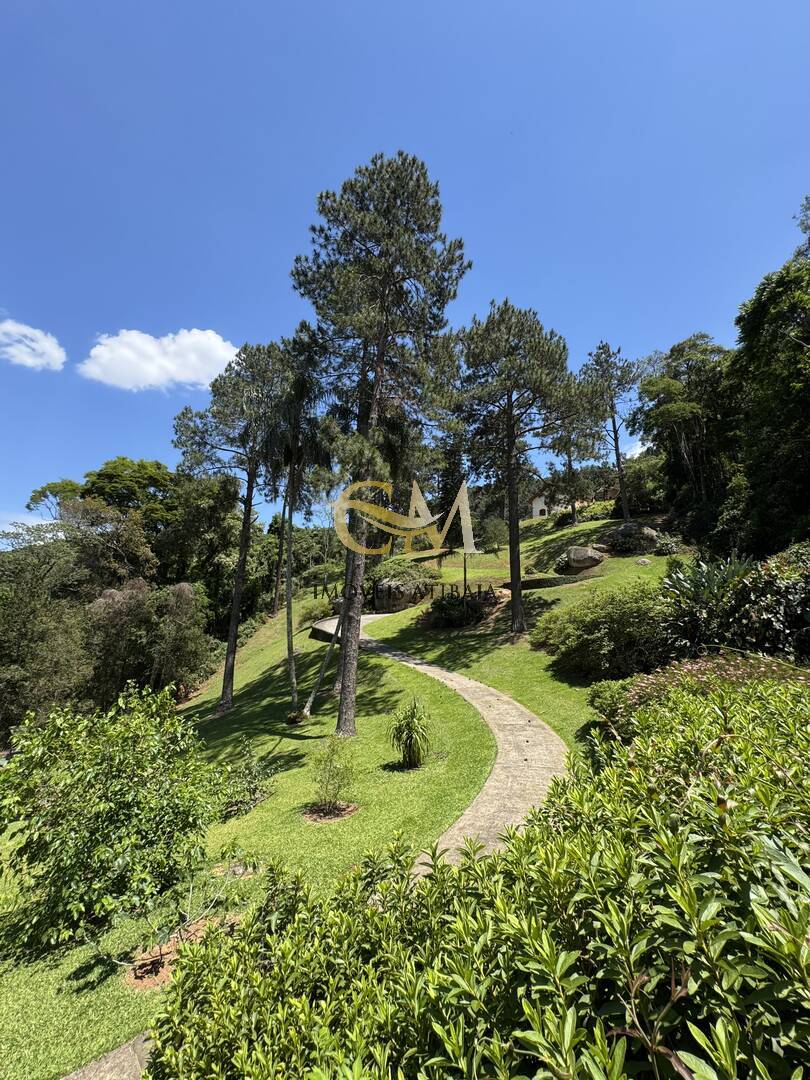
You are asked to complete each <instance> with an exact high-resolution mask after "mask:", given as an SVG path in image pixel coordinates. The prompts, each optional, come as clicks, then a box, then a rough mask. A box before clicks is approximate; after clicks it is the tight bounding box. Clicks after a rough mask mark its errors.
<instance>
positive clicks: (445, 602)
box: [425, 593, 486, 630]
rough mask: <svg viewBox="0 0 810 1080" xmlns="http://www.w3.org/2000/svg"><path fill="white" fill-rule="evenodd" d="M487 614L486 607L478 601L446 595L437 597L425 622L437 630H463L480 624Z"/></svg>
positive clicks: (428, 611) (429, 609)
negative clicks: (465, 627)
mask: <svg viewBox="0 0 810 1080" xmlns="http://www.w3.org/2000/svg"><path fill="white" fill-rule="evenodd" d="M485 614H486V610H485V608H484V605H483V604H481V603H479V602H478V600H475V599H472V598H471V597H469V596H467V597H464V596H455V595H453V594H451V593H445V595H444V596H436V597H434V599H433V601H432V602H431V605H430V607H429V608H428V610H427V613H426V616H425V621H426V622H427V625H428V626H432V627H435V628H436V629H439V628H445V629H456V630H457V629H461V628H462V627H464V626H475V625H476V624H477V623H480V622H481V620H482V619H483V618H484V615H485Z"/></svg>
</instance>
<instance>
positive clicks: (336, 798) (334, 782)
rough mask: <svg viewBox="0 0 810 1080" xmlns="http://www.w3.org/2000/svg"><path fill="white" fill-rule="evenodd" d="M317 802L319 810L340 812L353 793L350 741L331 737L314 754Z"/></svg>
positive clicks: (334, 736) (337, 736) (335, 736)
mask: <svg viewBox="0 0 810 1080" xmlns="http://www.w3.org/2000/svg"><path fill="white" fill-rule="evenodd" d="M314 761H315V802H314V805H315V806H316V807H317V808H318V809H319V810H327V811H331V810H338V809H339V808H340V807H341V806H343V805H344V804H345V803H346V802H347V801H348V798H349V795H350V793H351V787H352V783H353V781H354V765H353V763H352V750H351V746H350V744H349V740H348V739H342V738H341V737H340V736H339V735H330V736H329V737H328V738H327V739H325V740H324V743H323V746H322V747H321V748H320V750H318V751H316V753H315V754H314Z"/></svg>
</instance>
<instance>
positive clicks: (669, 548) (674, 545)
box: [653, 532, 682, 555]
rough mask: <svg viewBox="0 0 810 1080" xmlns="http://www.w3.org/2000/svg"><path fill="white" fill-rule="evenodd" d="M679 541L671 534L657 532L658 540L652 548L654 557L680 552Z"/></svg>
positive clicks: (678, 538)
mask: <svg viewBox="0 0 810 1080" xmlns="http://www.w3.org/2000/svg"><path fill="white" fill-rule="evenodd" d="M681 543H682V541H681V539H680V537H678V536H673V535H672V534H671V533H667V532H659V533H658V540H657V541H656V544H655V547H654V548H653V554H654V555H675V554H677V552H678V551H679V550H680V547H681Z"/></svg>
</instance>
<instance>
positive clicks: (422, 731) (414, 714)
mask: <svg viewBox="0 0 810 1080" xmlns="http://www.w3.org/2000/svg"><path fill="white" fill-rule="evenodd" d="M388 736H389V738H390V739H391V745H392V746H393V748H394V749H395V750H396V751H398V753H399V754H400V755H401V757H402V764H403V765H404V766H405V768H406V769H418V768H419V766H420V765H424V764H425V761H426V760H427V756H428V754H429V753H430V717H429V716H428V714H427V712H426V711H425V707H424V705H423V704H422V703H421V701H417V700H416V698H414V699H413V700H412V701H410V702H408V704H407V705H404V706H403V707H402V708H401V709H400V710H399V711H398V712H395V713H394V715H393V716H392V717H391V722H390V724H389V726H388Z"/></svg>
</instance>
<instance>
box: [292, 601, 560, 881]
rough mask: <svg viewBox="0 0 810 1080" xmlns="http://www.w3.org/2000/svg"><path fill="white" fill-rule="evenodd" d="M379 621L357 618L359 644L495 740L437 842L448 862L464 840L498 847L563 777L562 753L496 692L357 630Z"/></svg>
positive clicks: (326, 629)
mask: <svg viewBox="0 0 810 1080" xmlns="http://www.w3.org/2000/svg"><path fill="white" fill-rule="evenodd" d="M380 618H385V616H384V615H382V614H374V615H363V616H362V618H361V631H360V644H361V646H362V647H363V648H364V649H368V650H369V651H371V652H377V653H381V654H382V655H384V656H388V657H391V659H393V660H398V661H399V662H400V663H402V664H407V665H408V666H409V667H412V668H416V670H417V671H421V672H423V674H425V675H429V676H430V677H431V678H433V679H438V680H439V682H442V683H444V684H445V686H449V687H450V688H451V689H452V690H455V691H456V693H457V694H460V695H461V696H462V697H463V698H465V699H466V700H467V701H469V703H470V704H471V705H472V706H473V707H474V708H475V709H477V710H478V712H479V713H480V714H481V716H482V717H483V718H484V720H485V721H486V723H487V724H488V725H489V728H490V730H491V731H492V734H493V735H494V736H495V743H496V746H497V756H496V758H495V764H494V765H493V766H492V771H491V772H490V774H489V776H488V777H487V779H486V781H485V782H484V786H483V787H482V788H481V790H480V791H479V792H478V794H477V795H476V797H475V798H474V799H473V801H472V802H471V803H470V805H469V806H468V807H467V809H466V810H465V811H464V813H463V814H462V815H461V817H459V818H458V819H457V820H456V821H454V822H453V824H452V825H451V826H450V828H449V829H447V830H446V832H444V833H443V834H442V835H441V836H440V837H439V840H438V845H439V847H440V848H443V849H445V850H446V851H447V855H446V858H447V859H448V861H450V862H456V861H458V858H459V848H460V847H461V844H462V843H463V841H464V839H465V838H466V837H473V838H476V839H477V840H478V841H479V842H480V843H481V844H482V845H483V846H484V848H485V850H487V851H491V850H493V849H494V848H496V847H498V846H499V843H500V837H501V835H502V833H503V832H504V830H505V829H506V828H507V827H508V826H510V825H515V826H516V825H519V824H520V822H521V821H523V819H524V818H525V817H526V815H527V814H528V812H529V811H530V810H531V809H532V807H534V806H537V805H538V804H539V803H541V802H542V801H543V799H544V798H545V796H546V794H547V792H548V789H549V785H550V784H551V781H552V779H553V778H554V777H555V776H562V775H563V773H564V772H565V759H566V755H567V753H568V749H567V747H566V745H565V743H564V742H563V741H562V739H561V738H560V737H559V735H557V734H556V733H555V732H553V731H552V730H551V728H550V727H549V726H548V725H547V724H545V723H543V721H542V720H541V719H540V718H539V717H537V716H535V714H534V713H533V712H531V711H530V710H529V709H527V708H525V706H523V705H519V704H518V702H516V701H514V700H513V699H512V698H510V697H507V695H506V694H502V693H501V692H500V690H494V689H493V688H492V687H491V686H486V685H485V684H484V683H481V682H477V681H476V680H475V679H469V678H468V677H467V676H466V675H460V674H458V672H455V671H447V670H446V669H445V668H442V667H438V666H437V665H436V664H431V663H429V662H428V661H427V660H421V659H419V657H416V656H411V655H410V654H409V653H405V652H401V651H400V650H399V649H395V648H392V647H391V646H390V645H388V644H386V643H385V642H382V641H377V640H375V639H374V638H372V637H369V636H368V635H367V634H366V633H365V632H364V631H363V629H362V628H363V627H364V626H366V625H367V624H368V623H369V622H373V621H374V620H375V619H380ZM336 623H337V619H324V620H322V621H321V622H318V623H316V624H315V626H314V627H313V631H317V632H316V633H313V636H314V637H318V638H326V639H328V638H330V637H331V635H332V633H333V632H334V629H335V625H336Z"/></svg>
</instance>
